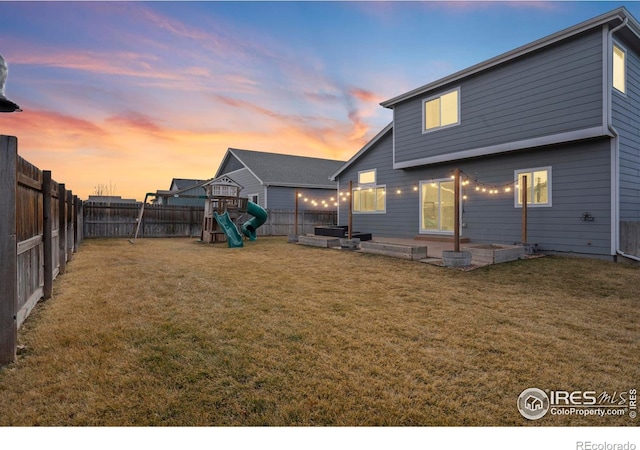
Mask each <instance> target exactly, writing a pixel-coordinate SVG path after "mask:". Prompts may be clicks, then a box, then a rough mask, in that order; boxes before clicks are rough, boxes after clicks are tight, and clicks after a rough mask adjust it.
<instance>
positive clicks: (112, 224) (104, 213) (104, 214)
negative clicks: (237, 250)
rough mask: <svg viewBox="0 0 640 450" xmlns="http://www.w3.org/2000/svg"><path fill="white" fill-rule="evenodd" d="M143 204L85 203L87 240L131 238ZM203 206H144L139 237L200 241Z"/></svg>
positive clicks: (84, 231) (85, 234)
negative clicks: (197, 239) (198, 239)
mask: <svg viewBox="0 0 640 450" xmlns="http://www.w3.org/2000/svg"><path fill="white" fill-rule="evenodd" d="M141 207H142V203H141V202H138V203H133V202H131V203H120V202H119V203H113V202H91V203H89V202H85V204H84V206H83V211H84V220H83V226H84V230H83V233H84V237H85V238H95V237H130V236H132V234H133V233H134V232H135V230H136V226H137V223H138V216H139V214H140V208H141ZM203 215H204V206H202V207H199V206H198V207H196V206H174V205H145V207H144V214H143V215H142V223H141V224H140V230H139V233H138V237H200V233H201V232H202V217H203Z"/></svg>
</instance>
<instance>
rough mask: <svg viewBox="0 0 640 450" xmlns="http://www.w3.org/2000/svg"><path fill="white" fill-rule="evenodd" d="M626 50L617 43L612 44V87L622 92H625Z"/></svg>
mask: <svg viewBox="0 0 640 450" xmlns="http://www.w3.org/2000/svg"><path fill="white" fill-rule="evenodd" d="M626 59H627V55H626V52H625V51H624V49H623V48H622V47H620V46H619V45H617V44H614V45H613V87H614V88H616V89H617V90H618V91H620V92H622V93H623V94H624V93H626V92H627V68H626Z"/></svg>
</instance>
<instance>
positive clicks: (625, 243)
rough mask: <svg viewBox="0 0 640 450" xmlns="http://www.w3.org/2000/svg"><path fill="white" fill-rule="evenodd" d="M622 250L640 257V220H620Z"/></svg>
mask: <svg viewBox="0 0 640 450" xmlns="http://www.w3.org/2000/svg"><path fill="white" fill-rule="evenodd" d="M620 250H622V251H623V252H624V253H626V254H627V255H634V256H639V257H640V222H620Z"/></svg>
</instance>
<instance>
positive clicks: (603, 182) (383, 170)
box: [338, 135, 611, 256]
mask: <svg viewBox="0 0 640 450" xmlns="http://www.w3.org/2000/svg"><path fill="white" fill-rule="evenodd" d="M391 146H392V143H391V136H390V135H388V136H386V137H385V138H383V139H381V140H380V141H379V142H378V145H376V146H375V147H374V148H372V149H370V150H369V152H367V153H366V154H364V155H363V156H362V157H361V158H360V159H359V160H358V161H357V162H356V163H355V164H353V165H352V166H351V167H349V168H348V169H347V170H346V171H345V172H344V173H343V174H341V176H340V179H339V182H340V190H345V189H346V187H347V186H348V183H349V179H351V180H353V182H354V186H355V185H357V184H356V183H357V173H358V171H359V170H367V169H371V168H376V169H377V177H378V184H386V186H387V198H386V213H385V214H354V215H353V226H354V231H356V230H357V231H363V232H371V233H373V234H374V237H375V236H378V237H382V236H390V237H405V238H412V237H415V236H416V235H418V234H419V192H417V191H414V190H413V186H418V183H419V182H420V181H421V180H422V181H429V180H432V179H440V178H447V177H450V176H451V174H452V173H453V170H454V169H455V168H456V167H458V168H460V169H461V170H462V171H463V172H464V173H465V174H467V175H468V176H470V177H471V178H472V179H473V178H475V177H476V175H477V180H478V181H479V182H482V183H485V184H487V185H488V186H492V185H493V184H495V185H496V186H503V185H504V184H505V183H509V182H511V181H513V179H514V171H515V170H519V169H529V168H536V167H546V166H551V168H552V206H551V207H536V208H529V209H528V222H527V223H528V239H527V241H528V242H529V243H536V244H538V246H539V248H540V249H541V250H543V251H555V252H576V253H584V254H593V255H599V256H608V255H610V239H611V235H610V231H611V230H610V218H611V217H610V216H611V208H610V145H609V140H608V139H598V140H592V141H588V142H582V143H575V144H570V145H557V146H549V147H544V148H538V149H529V150H527V151H519V152H512V153H508V154H502V155H493V156H489V157H484V158H477V159H469V160H465V161H458V162H456V163H455V164H454V163H449V164H438V165H431V166H423V167H418V168H412V169H406V170H393V169H392V168H391V167H392V166H391V158H392V157H391ZM398 188H400V189H401V191H402V193H401V194H397V193H396V190H397V189H398ZM463 191H465V192H464V193H465V194H466V195H467V196H468V198H467V200H465V201H463V212H462V223H463V224H464V227H463V229H462V235H463V236H465V237H468V238H470V240H471V241H472V242H478V243H497V244H500V243H501V244H512V243H514V242H521V229H522V209H521V208H516V207H515V206H514V192H513V191H512V192H511V193H501V194H497V195H490V194H486V193H476V192H475V190H474V189H472V188H471V187H465V188H463ZM585 212H589V213H590V214H591V215H592V216H593V217H594V218H595V220H594V221H583V220H581V216H582V214H583V213H585ZM338 220H339V223H340V224H341V225H346V224H347V220H348V209H347V205H346V204H345V203H341V205H340V209H339V219H338Z"/></svg>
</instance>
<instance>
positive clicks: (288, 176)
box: [215, 148, 345, 189]
mask: <svg viewBox="0 0 640 450" xmlns="http://www.w3.org/2000/svg"><path fill="white" fill-rule="evenodd" d="M230 158H235V159H237V160H238V161H239V162H240V163H241V164H242V165H243V166H244V167H245V168H247V169H248V170H249V171H250V172H251V173H252V174H253V175H254V176H255V177H256V178H257V179H258V181H260V183H262V184H263V185H265V186H291V187H308V188H327V189H332V188H335V187H336V185H335V183H332V182H331V181H329V177H330V176H331V175H332V174H333V173H334V172H335V171H336V170H338V169H339V168H340V166H342V165H343V164H344V163H345V161H337V160H333V159H322V158H311V157H308V156H296V155H285V154H281V153H268V152H260V151H255V150H242V149H237V148H229V149H228V150H227V153H226V154H225V156H224V158H223V159H222V163H221V164H220V167H219V168H218V172H217V173H216V176H215V177H216V178H217V177H219V176H220V175H222V174H223V168H224V166H225V165H226V163H227V162H228V161H229V159H230Z"/></svg>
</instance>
